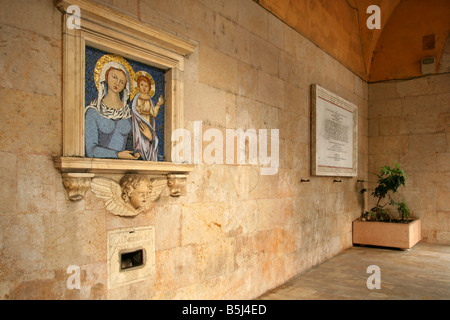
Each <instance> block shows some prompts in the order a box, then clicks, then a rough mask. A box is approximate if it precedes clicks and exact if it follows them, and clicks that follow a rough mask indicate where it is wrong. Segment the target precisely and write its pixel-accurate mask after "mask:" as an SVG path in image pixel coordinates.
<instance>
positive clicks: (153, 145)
mask: <svg viewBox="0 0 450 320" xmlns="http://www.w3.org/2000/svg"><path fill="white" fill-rule="evenodd" d="M135 81H136V87H135V91H136V92H137V94H136V96H135V97H134V99H133V102H132V104H131V106H132V127H133V148H134V150H135V151H136V152H138V153H139V154H140V156H141V158H142V159H144V160H149V161H158V137H157V136H156V124H155V123H156V120H155V119H156V117H157V116H158V113H159V109H160V107H161V105H162V104H163V103H164V99H163V98H162V96H161V97H159V99H158V102H157V104H156V106H155V104H154V103H153V101H152V99H151V98H152V97H153V95H154V94H155V82H154V80H153V78H152V76H151V75H150V74H148V73H147V72H145V71H139V72H137V73H136V76H135Z"/></svg>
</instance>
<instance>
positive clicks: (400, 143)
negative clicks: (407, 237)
mask: <svg viewBox="0 0 450 320" xmlns="http://www.w3.org/2000/svg"><path fill="white" fill-rule="evenodd" d="M446 67H447V66H446V65H442V66H441V68H446ZM369 101H370V105H369V119H370V120H369V179H370V180H371V181H376V177H375V176H374V175H373V173H378V172H379V169H380V168H381V166H384V165H390V166H392V165H393V163H394V162H396V163H398V164H399V165H400V166H401V167H402V168H403V169H404V171H405V173H406V176H407V181H406V186H405V187H402V188H401V189H400V192H399V199H403V200H404V201H405V202H406V203H407V204H408V206H409V207H410V209H411V211H412V214H413V215H414V216H416V217H418V218H421V219H422V237H423V241H425V242H429V243H437V244H445V245H448V244H450V184H449V181H450V74H448V73H446V74H445V73H444V74H440V75H435V76H428V77H423V78H419V79H414V80H406V81H393V82H386V83H378V84H370V85H369Z"/></svg>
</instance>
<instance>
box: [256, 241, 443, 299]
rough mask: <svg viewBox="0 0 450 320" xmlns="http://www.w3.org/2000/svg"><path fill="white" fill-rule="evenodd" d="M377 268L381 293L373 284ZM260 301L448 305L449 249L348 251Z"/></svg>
mask: <svg viewBox="0 0 450 320" xmlns="http://www.w3.org/2000/svg"><path fill="white" fill-rule="evenodd" d="M371 265H376V266H378V267H379V268H380V269H379V271H380V272H379V275H380V286H381V288H380V289H376V288H375V289H372V290H370V289H368V287H367V282H368V278H369V277H371V278H370V281H369V283H370V284H372V283H375V282H374V280H373V278H374V276H375V273H373V271H372V272H371V273H367V268H368V267H369V266H371ZM259 299H262V300H303V299H307V300H344V299H352V300H359V299H370V300H376V299H383V300H384V299H386V300H410V299H411V300H413V299H414V300H428V299H432V300H449V299H450V246H437V245H429V244H423V243H418V244H417V245H416V246H414V247H413V248H412V249H410V250H408V251H402V250H396V249H383V248H376V247H353V248H350V249H348V250H346V251H344V252H343V253H341V254H340V255H338V256H336V257H334V258H332V259H330V260H328V261H326V262H324V263H322V264H321V265H319V266H317V267H316V268H313V269H311V270H309V271H308V272H306V273H304V274H302V275H299V276H297V277H296V278H294V279H292V280H290V281H289V282H287V283H285V284H284V285H282V286H280V287H278V288H276V289H274V290H271V291H269V292H267V293H266V294H264V295H263V296H261V297H260V298H259Z"/></svg>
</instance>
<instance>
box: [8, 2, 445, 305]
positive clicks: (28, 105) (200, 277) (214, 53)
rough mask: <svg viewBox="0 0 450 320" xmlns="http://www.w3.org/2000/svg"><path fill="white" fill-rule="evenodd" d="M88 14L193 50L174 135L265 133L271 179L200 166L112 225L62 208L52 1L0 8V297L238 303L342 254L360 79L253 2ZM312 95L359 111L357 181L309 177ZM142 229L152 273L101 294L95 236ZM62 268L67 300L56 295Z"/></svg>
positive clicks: (155, 5)
mask: <svg viewBox="0 0 450 320" xmlns="http://www.w3.org/2000/svg"><path fill="white" fill-rule="evenodd" d="M98 2H99V3H101V4H104V5H107V6H110V7H112V8H114V9H116V10H118V11H120V12H122V13H125V14H128V15H131V16H133V17H135V18H137V19H140V20H141V21H143V22H147V23H150V24H154V25H157V26H158V27H160V28H162V29H164V30H166V31H168V32H172V33H176V34H178V35H180V36H182V37H186V38H188V39H190V40H192V41H195V42H196V43H197V44H198V46H197V49H196V51H195V52H194V53H193V54H192V55H190V56H189V57H188V58H187V59H186V63H185V71H184V74H182V75H181V76H183V77H184V80H185V81H184V83H185V93H184V103H185V115H184V117H185V122H186V123H185V125H186V128H187V129H189V130H193V129H192V128H193V125H194V121H202V124H203V130H206V129H208V128H216V129H219V130H221V131H222V132H223V131H225V130H226V129H238V128H241V129H243V130H246V129H256V130H258V129H269V130H270V129H279V130H280V131H279V132H280V141H279V142H280V147H279V150H280V168H279V170H278V173H277V174H275V175H265V176H263V175H260V174H259V166H258V165H250V164H248V163H247V164H243V165H237V164H234V165H231V164H223V165H216V164H214V165H206V164H198V165H196V166H195V169H194V171H193V172H192V173H191V174H190V175H189V177H188V183H187V194H186V195H185V196H182V197H180V198H176V199H174V198H171V197H169V195H168V193H167V190H166V191H165V192H163V195H162V198H161V199H160V200H159V201H158V202H157V204H156V206H155V208H154V209H152V211H151V212H149V213H146V214H142V215H139V216H137V217H135V218H121V217H118V216H114V215H112V214H110V213H109V212H107V211H106V210H105V207H104V204H103V202H102V201H101V200H99V199H98V198H96V197H95V196H94V194H93V193H92V192H91V191H88V192H87V194H86V197H85V199H84V200H82V201H80V202H70V201H69V200H68V199H67V196H66V194H65V191H64V189H63V185H62V179H61V175H60V174H59V172H58V171H57V170H56V169H55V168H54V165H53V162H52V157H55V156H60V155H61V153H62V145H61V144H62V135H61V134H62V124H61V118H62V116H61V114H62V96H61V91H62V85H63V83H62V70H61V66H62V40H61V30H62V26H61V23H62V22H61V21H62V19H61V13H60V12H58V11H57V10H56V9H55V8H54V7H53V1H52V0H36V1H28V0H18V1H2V2H1V4H0V5H1V10H0V29H1V32H0V34H1V40H2V45H1V46H0V55H1V57H2V58H1V64H0V69H1V74H2V76H1V78H0V90H1V96H2V100H1V110H2V114H3V117H2V125H1V126H0V137H1V139H0V159H1V161H0V168H1V170H0V181H2V183H1V184H0V188H1V192H0V230H1V233H0V234H1V237H0V251H1V256H2V259H1V261H0V297H1V298H2V299H33V298H39V299H160V298H163V299H249V298H255V297H257V296H259V295H261V294H263V293H264V292H265V291H267V290H269V289H272V288H274V287H276V286H278V285H280V284H282V283H284V282H285V281H286V280H288V279H290V278H292V277H294V276H295V275H297V274H299V273H301V272H304V271H306V270H308V269H309V268H311V267H313V266H315V265H317V264H318V263H320V262H322V261H324V260H326V259H328V258H330V257H332V256H334V255H336V254H338V253H339V252H341V251H342V250H344V249H346V248H349V247H350V246H351V245H352V242H351V221H352V220H354V219H355V218H357V217H358V216H359V215H360V213H361V209H362V205H363V204H362V199H361V197H360V195H359V193H358V190H359V189H360V186H359V183H358V182H357V180H358V179H367V172H368V161H369V159H368V152H369V149H368V116H369V114H368V86H367V84H366V83H365V82H363V81H362V80H361V79H360V78H358V77H357V76H355V75H354V74H353V73H352V72H350V71H349V70H348V69H346V68H345V67H343V66H342V65H341V64H339V63H338V62H337V61H336V60H334V59H333V58H331V57H330V56H329V55H328V54H326V53H325V52H323V51H322V50H321V49H319V48H318V47H316V46H315V45H314V44H312V43H311V42H310V41H308V40H307V39H305V38H304V37H303V36H302V35H300V34H298V33H297V32H295V31H294V30H292V29H291V28H289V27H287V26H286V25H285V24H283V23H281V22H280V21H279V20H278V19H276V18H275V17H274V16H272V15H270V14H269V13H268V12H266V11H265V10H264V9H262V8H261V7H259V6H258V5H257V4H256V3H255V2H254V1H252V0H226V1H225V0H224V1H210V0H196V1H194V0H193V1H184V0H152V1H150V0H141V1H138V0H128V1H118V0H117V1H116V0H109V1H106V0H105V1H98ZM23 17H27V18H26V19H23ZM313 83H317V84H320V85H321V86H323V87H324V88H326V89H328V90H330V91H333V92H334V93H336V94H338V95H340V96H342V97H343V98H345V99H347V100H349V101H351V102H352V103H354V104H356V105H357V106H358V107H359V110H358V112H359V119H358V123H359V128H358V132H359V137H358V142H359V145H358V148H359V154H358V156H359V163H358V166H359V169H358V171H359V174H358V177H354V178H342V179H341V180H342V182H340V183H335V182H333V178H326V177H311V175H310V156H311V154H310V138H311V137H310V85H311V84H313ZM373 88H374V89H373V90H375V88H376V87H375V86H374V87H373ZM416 112H417V111H416ZM430 121H431V119H430ZM425 129H426V128H424V130H425ZM191 132H192V131H191ZM435 134H436V135H437V136H436V138H440V139H444V137H445V134H443V133H435ZM425 138H430V139H431V138H432V137H431V136H428V135H426V136H425ZM433 138H434V136H433ZM372 139H375V137H372ZM433 141H434V140H433ZM417 143H420V141H417ZM205 145H206V143H205V144H204V146H205ZM447 145H448V144H447ZM447 152H448V150H447ZM380 156H381V155H380ZM439 159H440V160H438V158H437V156H436V158H435V159H434V160H435V163H437V162H438V161H445V159H444V158H441V157H440V158H439ZM373 162H374V160H372V163H373ZM111 177H112V178H114V179H119V178H120V177H116V176H114V175H112V176H111ZM435 177H436V179H438V178H439V175H438V173H437V172H436V176H435ZM302 179H304V180H310V181H309V182H303V183H302V182H301V180H302ZM416 181H417V180H416ZM428 187H429V188H434V187H433V186H432V185H430V184H428ZM442 196H444V195H442ZM439 199H440V198H439ZM438 202H439V201H438V198H437V197H436V203H438ZM439 203H442V204H445V201H440V202H439ZM143 226H154V227H155V258H156V266H155V277H154V278H152V279H150V280H145V281H141V282H136V283H133V284H131V285H128V286H124V287H120V288H115V289H108V287H107V281H108V280H107V277H108V274H107V256H106V252H107V232H108V231H111V230H117V229H120V228H128V227H143ZM71 265H75V266H79V267H80V269H81V287H80V289H70V288H68V287H67V284H66V281H67V279H68V277H69V274H67V268H68V267H69V266H71Z"/></svg>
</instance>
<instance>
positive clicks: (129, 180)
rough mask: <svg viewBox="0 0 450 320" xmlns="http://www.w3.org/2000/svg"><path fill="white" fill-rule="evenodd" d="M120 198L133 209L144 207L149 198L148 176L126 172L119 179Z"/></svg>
mask: <svg viewBox="0 0 450 320" xmlns="http://www.w3.org/2000/svg"><path fill="white" fill-rule="evenodd" d="M120 187H121V188H122V199H123V200H124V201H125V202H126V203H128V204H130V205H131V206H132V207H133V208H134V209H136V210H141V209H145V208H146V206H147V205H148V204H147V201H151V200H150V195H151V192H152V183H151V182H150V180H149V179H148V178H146V177H145V176H142V175H137V174H127V175H125V176H124V177H123V178H122V179H121V180H120Z"/></svg>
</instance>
